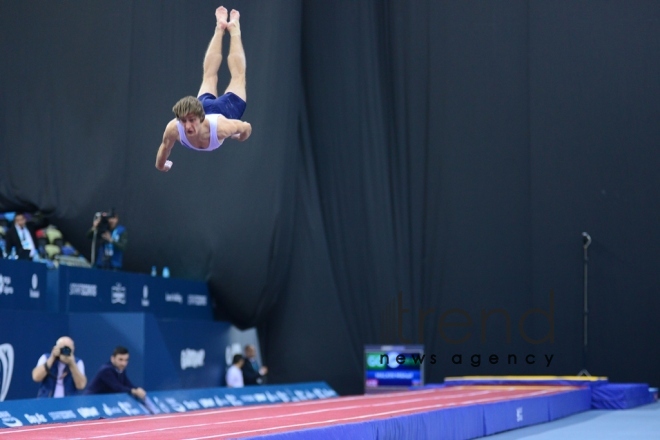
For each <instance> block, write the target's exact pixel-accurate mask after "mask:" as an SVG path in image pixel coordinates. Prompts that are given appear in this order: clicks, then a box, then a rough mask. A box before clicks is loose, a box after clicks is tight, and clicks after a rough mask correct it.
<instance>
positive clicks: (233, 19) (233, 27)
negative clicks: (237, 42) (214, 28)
mask: <svg viewBox="0 0 660 440" xmlns="http://www.w3.org/2000/svg"><path fill="white" fill-rule="evenodd" d="M240 18H241V14H240V13H239V12H238V11H237V10H236V9H232V10H231V13H230V14H229V22H228V23H227V29H228V30H229V33H230V34H231V35H240V34H241V24H240V23H239V21H238V20H240Z"/></svg>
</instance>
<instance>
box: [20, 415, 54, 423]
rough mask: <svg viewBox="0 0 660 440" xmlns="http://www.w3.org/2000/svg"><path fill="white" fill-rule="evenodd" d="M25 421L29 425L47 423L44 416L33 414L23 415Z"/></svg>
mask: <svg viewBox="0 0 660 440" xmlns="http://www.w3.org/2000/svg"><path fill="white" fill-rule="evenodd" d="M23 415H24V416H25V420H27V421H28V422H29V423H30V424H31V425H40V424H42V423H48V419H47V418H46V416H45V415H43V414H39V413H34V414H23Z"/></svg>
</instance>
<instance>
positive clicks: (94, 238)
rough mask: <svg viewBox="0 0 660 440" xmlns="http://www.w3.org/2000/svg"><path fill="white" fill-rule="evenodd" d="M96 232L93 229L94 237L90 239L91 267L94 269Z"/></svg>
mask: <svg viewBox="0 0 660 440" xmlns="http://www.w3.org/2000/svg"><path fill="white" fill-rule="evenodd" d="M97 232H98V230H97V229H96V228H94V236H93V237H92V267H94V260H95V259H96V233H97Z"/></svg>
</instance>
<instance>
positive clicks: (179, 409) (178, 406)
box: [165, 397, 186, 412]
mask: <svg viewBox="0 0 660 440" xmlns="http://www.w3.org/2000/svg"><path fill="white" fill-rule="evenodd" d="M165 402H167V403H168V404H169V405H170V406H171V407H172V409H173V410H174V411H176V412H186V407H185V406H183V405H181V404H180V403H179V402H178V401H177V400H176V399H175V398H173V397H166V398H165Z"/></svg>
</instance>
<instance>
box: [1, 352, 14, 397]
mask: <svg viewBox="0 0 660 440" xmlns="http://www.w3.org/2000/svg"><path fill="white" fill-rule="evenodd" d="M13 371H14V347H12V346H11V344H0V402H2V401H4V400H5V397H7V393H8V392H9V386H10V385H11V375H12V372H13Z"/></svg>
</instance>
